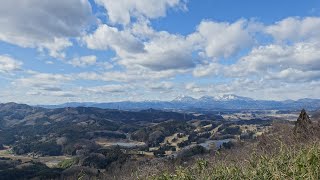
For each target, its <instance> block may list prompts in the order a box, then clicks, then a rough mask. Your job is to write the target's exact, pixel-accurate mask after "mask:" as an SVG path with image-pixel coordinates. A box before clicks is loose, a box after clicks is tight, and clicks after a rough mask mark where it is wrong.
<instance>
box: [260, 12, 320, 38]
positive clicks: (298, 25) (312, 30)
mask: <svg viewBox="0 0 320 180" xmlns="http://www.w3.org/2000/svg"><path fill="white" fill-rule="evenodd" d="M265 32H266V33H268V34H271V35H272V36H273V37H274V39H275V40H276V41H278V42H281V41H293V42H295V41H305V40H308V41H310V40H311V41H314V40H316V41H319V40H320V18H319V17H305V18H299V17H288V18H286V19H283V20H281V21H279V22H277V23H275V24H273V25H270V26H267V27H266V29H265Z"/></svg>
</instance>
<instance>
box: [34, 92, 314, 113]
mask: <svg viewBox="0 0 320 180" xmlns="http://www.w3.org/2000/svg"><path fill="white" fill-rule="evenodd" d="M80 106H82V107H97V108H108V109H122V110H141V109H148V108H153V109H161V110H166V109H167V110H192V109H201V110H248V109H249V110H271V109H272V110H299V109H302V108H305V109H309V110H316V109H319V108H320V99H309V98H305V99H299V100H285V101H275V100H255V99H252V98H248V97H242V96H237V95H233V94H227V95H221V96H203V97H200V98H193V97H190V96H179V97H177V98H175V99H173V100H171V101H156V100H155V101H138V102H137V101H121V102H106V103H94V102H69V103H65V104H60V105H40V107H45V108H62V107H80Z"/></svg>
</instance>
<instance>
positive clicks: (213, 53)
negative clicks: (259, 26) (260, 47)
mask: <svg viewBox="0 0 320 180" xmlns="http://www.w3.org/2000/svg"><path fill="white" fill-rule="evenodd" d="M249 26H256V24H254V23H253V24H252V25H250V23H249V22H247V21H246V20H238V21H236V22H234V23H227V22H214V21H202V22H201V23H200V25H199V26H198V28H197V32H195V33H194V34H191V35H190V36H189V39H190V40H191V41H193V42H195V43H197V44H198V46H199V47H200V51H204V52H205V54H206V56H207V57H210V58H220V57H225V58H227V57H230V56H231V55H234V54H235V53H237V52H238V51H239V50H241V49H244V48H246V47H249V46H250V45H252V44H253V37H252V35H251V33H252V32H250V30H253V29H252V28H250V27H249Z"/></svg>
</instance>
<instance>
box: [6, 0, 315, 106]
mask: <svg viewBox="0 0 320 180" xmlns="http://www.w3.org/2000/svg"><path fill="white" fill-rule="evenodd" d="M319 16H320V2H319V1H316V0H310V1H308V2H306V1H302V0H282V1H277V0H268V1H266V0H264V1H257V0H237V1H236V0H198V1H196V0H135V1H133V0H118V1H113V0H89V1H88V0H68V1H64V0H56V1H49V0H48V1H47V0H45V1H43V0H29V1H26V2H24V3H21V2H20V1H18V0H12V1H8V2H2V5H1V6H0V27H1V29H0V83H1V87H2V88H1V90H0V97H1V100H0V101H1V102H9V101H15V102H22V103H29V104H58V103H63V102H70V101H79V102H82V101H83V102H84V101H86V102H88V101H90V102H93V101H94V102H110V101H122V100H134V101H141V100H171V99H174V98H175V97H177V96H180V95H186V96H193V97H196V98H199V97H201V96H204V95H210V96H217V95H222V94H237V95H241V96H247V97H251V98H255V99H274V100H284V99H299V98H320V97H319V93H318V92H320V58H319V57H320V17H319Z"/></svg>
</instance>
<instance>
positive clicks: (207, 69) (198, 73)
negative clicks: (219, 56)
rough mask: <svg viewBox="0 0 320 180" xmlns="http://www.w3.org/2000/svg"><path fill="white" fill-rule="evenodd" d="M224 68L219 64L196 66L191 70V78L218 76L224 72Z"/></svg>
mask: <svg viewBox="0 0 320 180" xmlns="http://www.w3.org/2000/svg"><path fill="white" fill-rule="evenodd" d="M224 68H225V67H224V66H223V65H221V64H219V63H214V62H213V63H209V64H203V65H198V66H197V67H196V68H195V69H194V70H193V76H195V77H203V76H209V75H216V76H217V75H219V74H221V73H222V72H224Z"/></svg>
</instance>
